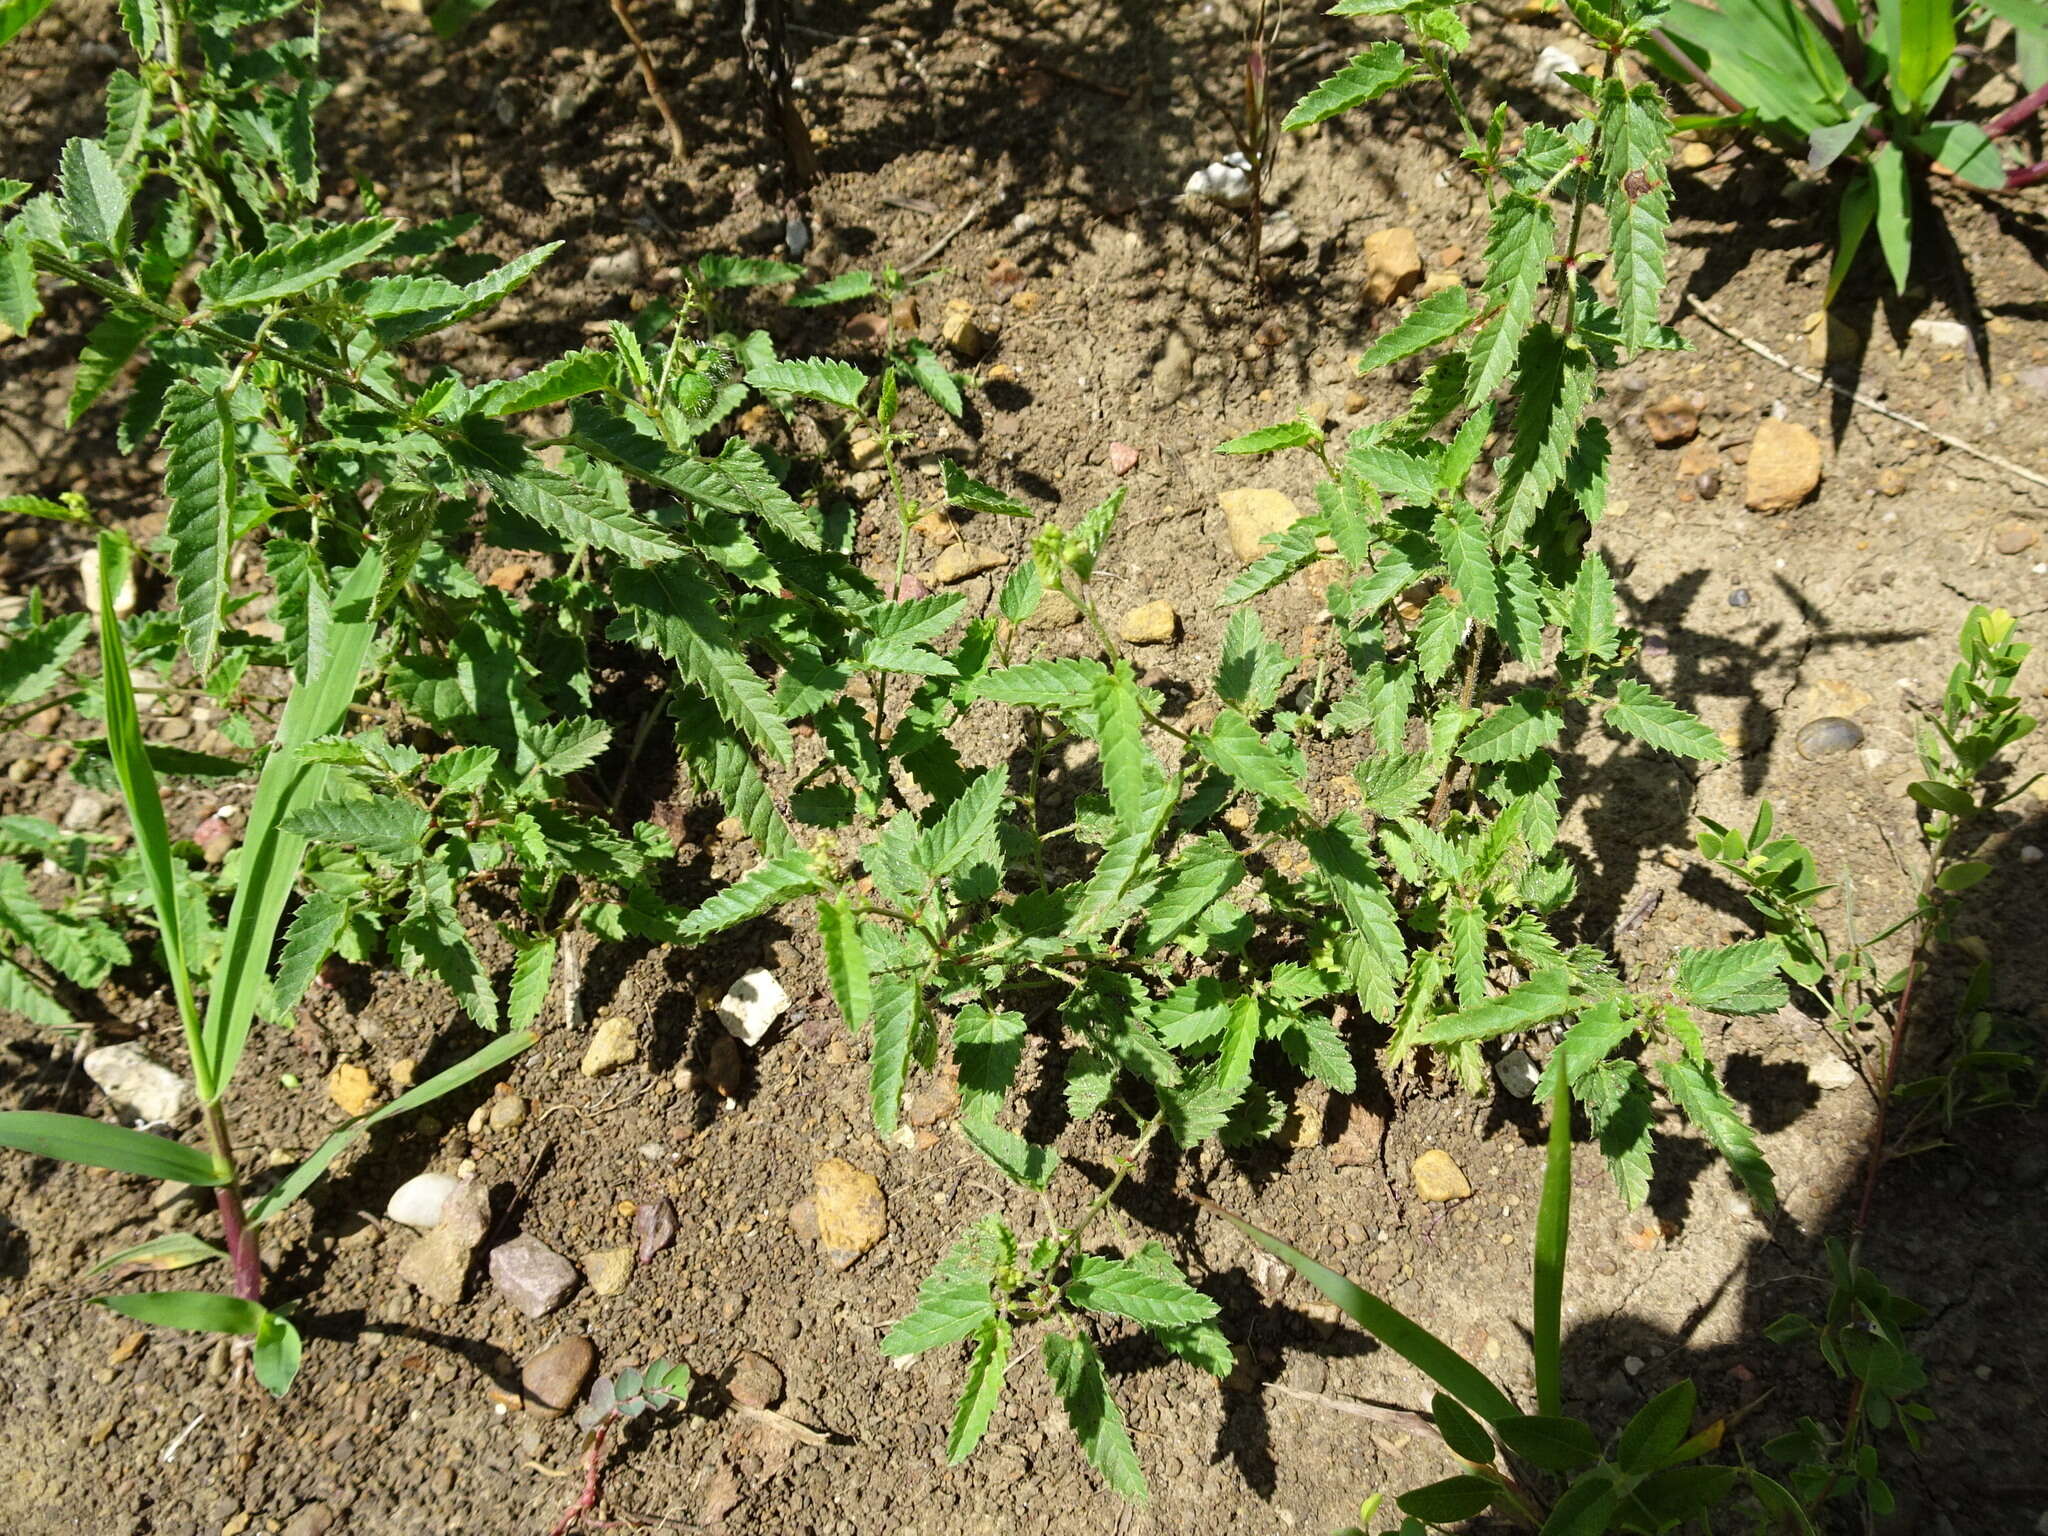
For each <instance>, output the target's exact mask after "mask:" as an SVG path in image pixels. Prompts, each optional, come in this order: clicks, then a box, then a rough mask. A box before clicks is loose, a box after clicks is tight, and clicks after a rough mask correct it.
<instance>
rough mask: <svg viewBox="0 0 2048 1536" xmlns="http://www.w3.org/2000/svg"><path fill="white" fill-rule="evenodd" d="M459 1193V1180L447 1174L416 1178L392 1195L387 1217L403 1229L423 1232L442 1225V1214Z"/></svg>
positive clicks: (385, 1211) (401, 1186) (394, 1191)
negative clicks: (451, 1199)
mask: <svg viewBox="0 0 2048 1536" xmlns="http://www.w3.org/2000/svg"><path fill="white" fill-rule="evenodd" d="M454 1193H455V1180H454V1179H453V1178H451V1177H450V1176H449V1175H447V1174H445V1173H421V1174H415V1175H414V1176H413V1177H411V1178H409V1179H407V1180H406V1181H405V1182H404V1183H403V1184H401V1185H399V1186H398V1188H396V1189H395V1190H393V1191H392V1192H391V1199H390V1202H389V1203H388V1204H386V1205H385V1207H384V1214H385V1215H386V1216H387V1217H389V1218H390V1219H391V1220H393V1221H395V1222H398V1223H399V1224H400V1225H401V1226H407V1227H413V1228H416V1229H417V1230H419V1231H421V1232H425V1231H427V1230H428V1229H429V1228H432V1227H437V1226H439V1225H440V1224H441V1211H442V1208H443V1207H445V1206H446V1205H447V1203H448V1197H449V1196H450V1195H452V1194H454Z"/></svg>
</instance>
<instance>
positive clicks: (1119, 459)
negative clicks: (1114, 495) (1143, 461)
mask: <svg viewBox="0 0 2048 1536" xmlns="http://www.w3.org/2000/svg"><path fill="white" fill-rule="evenodd" d="M1137 467H1138V450H1137V449H1135V448H1133V447H1132V446H1131V445H1130V444H1129V443H1111V444H1110V445H1109V472H1110V473H1111V474H1112V475H1116V476H1118V477H1119V478H1121V477H1122V476H1124V475H1128V474H1129V473H1130V472H1131V471H1132V470H1134V469H1136V468H1137Z"/></svg>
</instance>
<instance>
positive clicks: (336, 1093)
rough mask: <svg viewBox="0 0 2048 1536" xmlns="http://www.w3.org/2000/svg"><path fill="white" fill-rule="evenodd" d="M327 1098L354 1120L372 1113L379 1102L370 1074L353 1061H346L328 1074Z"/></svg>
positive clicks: (375, 1086)
mask: <svg viewBox="0 0 2048 1536" xmlns="http://www.w3.org/2000/svg"><path fill="white" fill-rule="evenodd" d="M327 1097H328V1098H330V1099H332V1100H334V1105H335V1108H337V1109H339V1110H340V1111H341V1112H342V1113H343V1114H344V1115H348V1116H349V1117H351V1118H353V1117H355V1116H356V1115H364V1114H368V1113H369V1112H370V1108H371V1106H372V1105H374V1104H375V1103H376V1102H377V1085H376V1084H375V1083H373V1082H372V1081H370V1074H369V1073H368V1072H367V1071H366V1070H364V1069H363V1068H362V1067H359V1066H357V1065H356V1064H355V1063H354V1062H352V1061H345V1062H343V1063H342V1064H341V1065H340V1066H338V1067H336V1068H335V1069H334V1070H333V1071H332V1072H330V1073H328V1074H327Z"/></svg>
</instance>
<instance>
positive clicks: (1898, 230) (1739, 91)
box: [1569, 0, 2048, 303]
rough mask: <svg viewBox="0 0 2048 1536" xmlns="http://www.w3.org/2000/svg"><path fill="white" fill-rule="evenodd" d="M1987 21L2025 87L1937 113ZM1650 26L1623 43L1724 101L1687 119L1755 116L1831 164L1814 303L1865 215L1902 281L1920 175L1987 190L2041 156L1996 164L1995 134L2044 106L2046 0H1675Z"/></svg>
mask: <svg viewBox="0 0 2048 1536" xmlns="http://www.w3.org/2000/svg"><path fill="white" fill-rule="evenodd" d="M1569 9H1570V10H1571V13H1572V15H1573V16H1574V17H1575V18H1576V19H1577V20H1578V22H1579V24H1580V25H1581V26H1582V27H1584V28H1585V29H1586V31H1587V32H1588V33H1589V34H1590V35H1591V36H1592V37H1593V39H1594V40H1595V41H1597V42H1598V43H1599V44H1600V45H1601V46H1602V47H1603V48H1609V49H1610V50H1611V48H1612V46H1613V45H1614V43H1615V41H1616V39H1617V38H1618V36H1619V34H1618V33H1617V31H1616V30H1615V27H1614V24H1613V21H1612V19H1611V18H1609V17H1608V16H1607V15H1606V14H1605V13H1604V12H1603V11H1602V10H1601V9H1599V8H1598V7H1597V6H1595V5H1593V4H1591V3H1590V0H1579V3H1576V4H1572V5H1570V6H1569ZM2000 21H2003V22H2008V23H2010V24H2011V27H2012V38H2013V46H2014V49H2015V52H2016V55H2017V62H2018V68H2019V71H2020V73H2021V75H2022V76H2023V78H2024V80H2025V84H2026V89H2025V90H2024V92H2023V94H2022V96H2021V98H2020V99H2019V100H2018V101H2017V102H2015V103H2014V104H2013V105H2012V106H2010V107H2008V108H2006V109H2005V110H2004V111H2002V112H1999V113H1998V114H1996V115H1995V116H1993V117H1991V118H1989V119H1987V120H1985V121H1984V122H1982V123H1978V122H1972V121H1969V120H1966V119H1964V118H1961V117H1957V116H1953V115H1950V104H1951V103H1953V102H1955V101H1958V100H1959V99H1961V98H1962V97H1963V95H1964V94H1965V81H1966V79H1968V78H1969V77H1970V75H1971V71H1972V68H1973V66H1974V65H1976V64H1977V63H1978V62H1979V61H1982V60H1984V59H1986V58H1987V57H1988V54H1987V51H1986V48H1985V46H1984V41H1983V36H1982V35H1983V33H1984V32H1985V31H1986V30H1987V29H1989V28H1990V27H1992V26H1993V25H1995V24H1996V23H1998V22H2000ZM1659 26H1660V29H1659V30H1657V31H1655V32H1653V33H1651V34H1649V35H1648V36H1638V37H1637V39H1636V40H1635V41H1634V44H1633V46H1635V47H1636V48H1638V49H1639V51H1640V52H1641V53H1642V54H1643V56H1644V57H1645V58H1647V59H1648V60H1650V62H1651V63H1652V64H1654V65H1655V66H1656V67H1657V68H1658V69H1659V70H1660V71H1662V72H1663V73H1664V75H1665V76H1666V77H1667V78H1669V79H1671V80H1672V81H1674V82H1675V83H1677V84H1680V85H1687V86H1691V85H1697V86H1698V87H1700V88H1701V89H1703V90H1705V91H1706V92H1708V93H1709V94H1710V95H1712V96H1713V97H1715V98H1716V99H1717V100H1718V101H1719V102H1720V103H1721V104H1722V105H1723V106H1724V107H1726V108H1727V110H1728V113H1729V114H1730V115H1729V116H1727V117H1723V118H1713V117H1705V118H1698V119H1688V120H1687V121H1688V125H1689V126H1695V127H1699V128H1702V129H1706V130H1709V131H1713V130H1718V129H1723V128H1733V127H1744V128H1755V129H1756V130H1757V131H1758V132H1759V133H1761V134H1763V135H1764V136H1765V137H1766V138H1768V139H1770V140H1771V141H1773V142H1774V143H1776V144H1778V145H1779V146H1780V147H1782V148H1784V149H1786V150H1789V151H1792V152H1795V153H1799V154H1803V155H1804V156H1805V158H1806V164H1807V168H1808V169H1809V170H1810V171H1815V172H1821V171H1827V170H1829V169H1830V168H1831V167H1832V168H1834V169H1835V170H1836V171H1837V172H1838V173H1840V172H1843V171H1846V173H1847V174H1846V177H1845V178H1843V179H1842V180H1841V200H1840V207H1839V213H1838V216H1837V229H1836V236H1835V255H1834V262H1833V265H1832V267H1831V268H1830V269H1829V272H1828V283H1827V300H1826V301H1827V302H1828V303H1833V302H1834V298H1835V294H1836V293H1837V291H1838V290H1839V289H1840V288H1841V286H1842V281H1843V279H1844V278H1846V277H1847V276H1848V274H1849V271H1850V269H1851V267H1852V266H1853V265H1854V263H1855V260H1856V255H1857V252H1858V251H1859V250H1860V249H1861V248H1862V246H1863V242H1864V239H1865V237H1866V236H1868V235H1869V234H1870V232H1871V231H1872V230H1873V229H1874V230H1875V231H1876V233H1877V241H1878V246H1879V248H1880V249H1881V250H1882V251H1883V253H1884V260H1885V266H1886V268H1887V269H1888V270H1889V271H1890V273H1891V279H1892V286H1893V287H1894V288H1896V289H1898V290H1899V291H1901V292H1903V291H1904V290H1905V287H1906V282H1907V278H1908V276H1909V275H1910V273H1911V270H1912V264H1913V257H1912V252H1913V231H1914V228H1915V225H1916V205H1917V206H1918V207H1919V208H1920V209H1923V210H1924V209H1925V208H1926V206H1927V193H1926V181H1927V178H1928V176H1929V175H1930V174H1931V173H1938V174H1944V175H1947V176H1951V177H1953V178H1954V179H1956V180H1957V181H1960V182H1963V183H1965V184H1966V185H1969V186H1972V187H1980V188H1984V189H1987V190H1991V191H1998V190H2007V189H2012V188H2017V187H2024V186H2028V185H2031V184H2032V183H2033V182H2035V181H2038V180H2040V179H2041V178H2042V177H2044V176H2048V162H2040V163H2036V164H2031V165H2024V166H2022V165H2008V164H2007V162H2006V158H2005V157H2004V155H2003V154H2002V153H2001V151H2000V148H1999V140H2001V139H2003V138H2005V137H2006V136H2007V135H2009V134H2011V133H2013V132H2014V131H2015V130H2016V129H2019V128H2022V127H2024V126H2025V125H2026V124H2027V123H2028V122H2030V121H2031V120H2032V119H2033V118H2034V117H2035V116H2037V115H2038V114H2039V112H2040V110H2041V108H2042V107H2043V106H2044V105H2048V8H2044V7H2043V6H2042V5H2040V4H2038V3H2037V0H1973V3H1969V4H1965V5H1963V6H1961V7H1958V6H1957V5H1956V3H1955V0H1875V3H1873V4H1872V5H1870V6H1868V7H1861V6H1859V5H1857V4H1856V3H1854V0H1850V3H1848V4H1846V5H1844V6H1842V7H1840V8H1839V9H1838V8H1837V7H1836V5H1835V4H1834V3H1833V0H1719V3H1718V4H1716V5H1715V6H1712V7H1709V6H1705V5H1699V4H1695V3H1693V0H1674V3H1673V4H1672V5H1671V6H1670V7H1669V8H1668V10H1666V11H1665V12H1664V14H1663V15H1662V16H1661V17H1660V18H1659ZM1973 38H1975V39H1976V40H1975V41H1973V40H1972V39H1973Z"/></svg>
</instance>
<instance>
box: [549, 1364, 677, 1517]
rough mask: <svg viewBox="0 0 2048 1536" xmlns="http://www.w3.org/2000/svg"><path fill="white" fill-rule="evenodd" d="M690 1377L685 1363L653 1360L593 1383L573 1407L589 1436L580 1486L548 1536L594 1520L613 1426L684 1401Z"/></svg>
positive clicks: (580, 1425) (577, 1419) (601, 1494)
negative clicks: (580, 1488) (572, 1500)
mask: <svg viewBox="0 0 2048 1536" xmlns="http://www.w3.org/2000/svg"><path fill="white" fill-rule="evenodd" d="M691 1381H692V1377H691V1375H690V1368H689V1367H688V1366H687V1365H672V1364H670V1363H669V1362H668V1361H666V1360H656V1361H653V1362H652V1363H650V1364H649V1365H648V1366H647V1368H646V1369H645V1370H642V1369H641V1368H639V1367H638V1366H631V1365H629V1366H627V1367H625V1368H624V1369H623V1370H621V1371H619V1372H618V1373H617V1374H616V1375H613V1376H600V1377H598V1378H597V1380H596V1381H594V1382H592V1383H591V1386H590V1396H589V1397H588V1398H587V1399H586V1400H585V1401H584V1404H583V1406H582V1407H581V1408H579V1409H578V1410H577V1411H576V1423H577V1425H578V1426H579V1427H580V1428H581V1429H582V1430H583V1431H584V1432H585V1433H586V1434H587V1435H588V1436H589V1437H590V1439H589V1443H588V1444H587V1445H586V1446H585V1448H584V1452H583V1489H582V1491H581V1492H580V1493H579V1494H577V1496H576V1502H575V1503H574V1504H572V1505H570V1506H569V1508H568V1509H566V1510H564V1511H563V1513H562V1518H561V1519H560V1520H559V1521H557V1522H556V1524H555V1528H554V1530H553V1531H552V1532H551V1533H550V1536H566V1533H567V1532H569V1531H572V1530H574V1529H575V1528H576V1527H577V1526H578V1525H579V1524H581V1523H582V1522H584V1521H585V1520H590V1521H593V1522H595V1521H596V1510H597V1507H598V1500H599V1499H600V1498H601V1497H602V1496H603V1492H604V1442H605V1437H606V1436H607V1435H608V1434H610V1433H611V1429H612V1426H613V1425H615V1424H630V1423H632V1422H633V1420H635V1419H637V1418H639V1417H640V1416H641V1415H642V1414H644V1413H650V1412H651V1413H660V1412H663V1411H664V1410H666V1409H669V1408H673V1407H675V1406H676V1405H678V1404H681V1403H686V1402H687V1401H688V1400H689V1396H690V1385H691ZM598 1523H608V1522H598Z"/></svg>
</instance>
